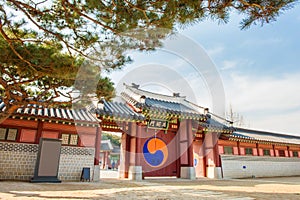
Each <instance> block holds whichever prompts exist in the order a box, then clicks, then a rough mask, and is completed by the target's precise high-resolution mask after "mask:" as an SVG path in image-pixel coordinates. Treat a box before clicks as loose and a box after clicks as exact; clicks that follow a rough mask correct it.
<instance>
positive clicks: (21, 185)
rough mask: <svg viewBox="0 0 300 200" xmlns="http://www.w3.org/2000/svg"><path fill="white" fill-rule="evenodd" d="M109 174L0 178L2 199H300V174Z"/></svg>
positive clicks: (0, 197) (0, 195)
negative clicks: (96, 178)
mask: <svg viewBox="0 0 300 200" xmlns="http://www.w3.org/2000/svg"><path fill="white" fill-rule="evenodd" d="M104 175H105V176H106V177H105V176H104ZM109 175H114V176H115V175H116V173H115V172H106V173H105V172H102V180H101V181H100V182H63V183H56V184H53V183H34V184H33V183H28V182H11V181H0V199H5V200H6V199H22V200H23V199H24V200H27V199H69V200H73V199H74V200H78V199H122V200H123V199H155V200H169V199H170V200H171V199H176V200H180V199H210V200H214V199H218V200H219V199H230V200H231V199H239V200H250V199H272V200H274V199H285V200H286V199H300V177H281V178H264V179H258V178H257V179H240V180H210V179H206V178H205V179H204V178H203V179H197V180H194V181H190V180H183V179H175V178H174V179H173V178H163V179H145V180H143V181H139V182H135V181H128V180H117V179H112V178H111V177H109Z"/></svg>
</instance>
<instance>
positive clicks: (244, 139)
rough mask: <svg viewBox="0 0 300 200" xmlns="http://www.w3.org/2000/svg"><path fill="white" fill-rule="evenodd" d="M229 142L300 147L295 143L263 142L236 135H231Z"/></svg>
mask: <svg viewBox="0 0 300 200" xmlns="http://www.w3.org/2000/svg"><path fill="white" fill-rule="evenodd" d="M229 140H231V141H239V142H250V143H261V144H277V145H280V146H285V145H298V146H299V145H300V144H295V143H287V142H284V143H280V142H276V141H273V140H261V139H257V138H251V137H243V136H234V135H230V136H229Z"/></svg>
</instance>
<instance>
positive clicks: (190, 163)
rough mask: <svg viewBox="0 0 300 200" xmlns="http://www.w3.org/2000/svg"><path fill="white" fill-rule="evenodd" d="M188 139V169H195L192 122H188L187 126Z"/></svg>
mask: <svg viewBox="0 0 300 200" xmlns="http://www.w3.org/2000/svg"><path fill="white" fill-rule="evenodd" d="M186 132H187V139H188V145H189V146H188V149H187V153H188V167H194V150H193V139H194V138H193V131H192V120H191V119H189V120H187V126H186Z"/></svg>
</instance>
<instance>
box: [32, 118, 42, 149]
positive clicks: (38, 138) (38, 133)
mask: <svg viewBox="0 0 300 200" xmlns="http://www.w3.org/2000/svg"><path fill="white" fill-rule="evenodd" d="M43 124H44V122H42V121H41V120H39V121H38V127H37V133H36V136H35V141H34V143H35V144H39V143H40V138H41V137H42V131H43Z"/></svg>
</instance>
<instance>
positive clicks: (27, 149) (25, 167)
mask: <svg viewBox="0 0 300 200" xmlns="http://www.w3.org/2000/svg"><path fill="white" fill-rule="evenodd" d="M38 147H39V145H37V144H24V143H11V142H0V180H22V181H29V180H30V179H31V178H32V177H33V175H34V169H35V164H36V159H37V154H38ZM94 153H95V149H94V148H82V147H67V146H63V147H62V148H61V155H60V162H59V171H58V178H59V179H60V180H62V181H80V176H81V172H82V168H83V167H90V169H91V171H90V175H91V178H92V175H93V168H94V155H95V154H94ZM91 180H92V179H91Z"/></svg>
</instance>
